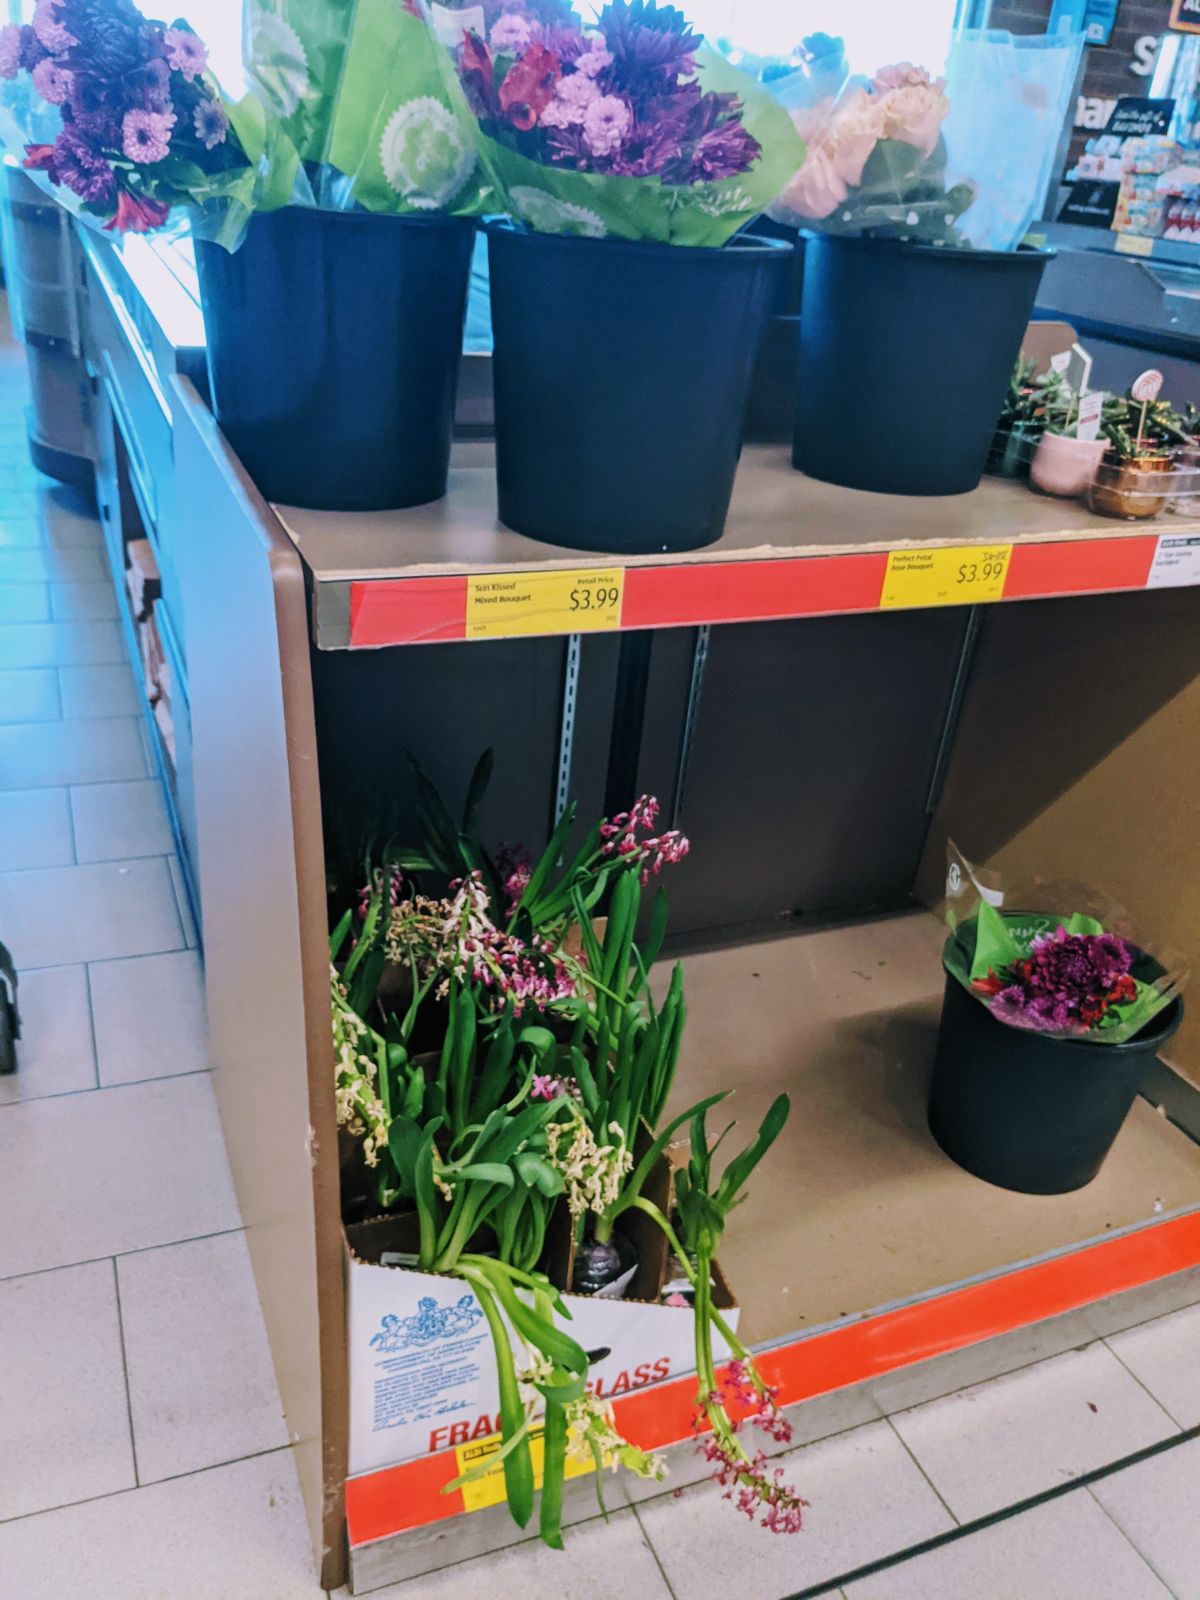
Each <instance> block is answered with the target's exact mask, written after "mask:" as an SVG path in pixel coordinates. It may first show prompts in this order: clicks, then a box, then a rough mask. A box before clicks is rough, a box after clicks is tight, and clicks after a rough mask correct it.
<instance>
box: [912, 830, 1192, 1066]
mask: <svg viewBox="0 0 1200 1600" xmlns="http://www.w3.org/2000/svg"><path fill="white" fill-rule="evenodd" d="M983 877H990V875H987V874H984V875H981V874H980V873H979V872H978V870H977V869H976V868H975V867H973V866H972V865H971V863H970V862H969V861H967V860H966V858H965V857H964V856H962V855H961V854H960V853H959V852H958V850H957V849H956V848H955V847H954V845H950V847H949V869H948V872H947V877H946V897H947V898H946V908H947V909H946V924H947V927H948V928H949V930H950V937H949V939H948V940H947V942H946V947H945V950H944V952H943V964H944V966H945V968H946V971H947V972H948V973H949V974H950V975H951V976H952V977H954V978H956V979H957V980H958V982H959V983H960V984H961V985H962V987H963V988H964V989H965V990H966V991H967V992H968V993H969V994H971V995H972V996H974V998H975V999H977V1000H979V1001H980V1002H981V1003H982V1004H983V1005H986V1006H987V1008H988V1010H989V1011H990V1012H991V1013H992V1015H993V1016H994V1017H995V1018H996V1019H997V1021H999V1022H1004V1023H1007V1024H1008V1025H1009V1026H1010V1027H1014V1028H1021V1029H1024V1030H1026V1031H1028V1032H1033V1033H1040V1034H1044V1035H1046V1036H1048V1037H1050V1038H1055V1039H1081V1040H1087V1041H1089V1042H1091V1043H1093V1044H1123V1043H1124V1042H1125V1041H1126V1040H1127V1039H1132V1038H1133V1037H1134V1036H1135V1035H1136V1034H1138V1033H1140V1032H1141V1031H1142V1030H1143V1029H1144V1028H1145V1027H1146V1025H1147V1024H1148V1023H1149V1022H1150V1021H1151V1020H1152V1019H1153V1018H1154V1017H1156V1016H1157V1015H1158V1014H1159V1012H1161V1011H1162V1010H1163V1009H1164V1008H1165V1007H1166V1006H1168V1005H1170V1003H1171V1001H1172V1000H1173V999H1174V998H1175V996H1176V995H1177V994H1178V992H1179V990H1180V988H1181V986H1182V984H1183V981H1184V979H1185V977H1186V973H1185V971H1184V969H1183V967H1182V965H1181V964H1180V963H1179V962H1178V961H1177V960H1176V959H1174V958H1173V957H1171V956H1170V955H1168V954H1166V953H1164V952H1159V954H1158V955H1152V954H1151V953H1150V951H1149V950H1147V949H1146V948H1145V946H1144V945H1143V943H1142V942H1141V940H1140V939H1138V938H1136V937H1135V936H1134V935H1133V931H1132V929H1131V927H1130V924H1129V919H1128V917H1127V916H1126V914H1125V913H1124V912H1122V911H1121V909H1120V908H1119V907H1117V906H1115V905H1113V904H1111V902H1103V901H1100V900H1098V899H1097V897H1096V896H1095V894H1094V893H1093V892H1090V891H1088V890H1086V889H1084V888H1083V887H1082V886H1080V885H1070V884H1068V885H1059V886H1056V885H1052V884H1039V885H1029V886H1022V885H1005V886H1004V887H1003V888H1001V887H999V885H998V883H997V885H996V886H994V887H993V886H991V885H990V884H986V885H985V884H984V882H983V881H982V878H983ZM1010 904H1011V905H1014V906H1036V909H1035V910H1024V909H1022V910H1012V909H1009V906H1010ZM1056 904H1058V905H1061V906H1062V907H1063V909H1062V910H1061V911H1058V910H1056V909H1055V906H1056ZM1081 904H1086V905H1087V906H1089V907H1090V908H1091V909H1090V910H1080V909H1078V907H1079V906H1080V905H1081ZM1068 907H1069V909H1068ZM1093 911H1095V912H1099V913H1101V914H1100V915H1093V914H1092V912H1093Z"/></svg>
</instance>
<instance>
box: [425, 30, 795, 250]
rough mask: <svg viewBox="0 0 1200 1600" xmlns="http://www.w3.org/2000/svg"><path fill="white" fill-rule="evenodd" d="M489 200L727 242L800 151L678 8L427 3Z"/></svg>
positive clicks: (623, 234)
mask: <svg viewBox="0 0 1200 1600" xmlns="http://www.w3.org/2000/svg"><path fill="white" fill-rule="evenodd" d="M422 4H423V5H424V6H425V7H426V11H427V15H428V19H429V25H430V27H431V29H432V30H433V32H434V34H435V35H436V37H437V38H438V39H439V40H440V41H441V46H442V50H443V61H444V70H445V71H446V73H447V77H448V81H449V82H450V83H451V84H452V85H453V86H454V88H455V90H456V92H458V93H459V94H461V95H462V97H463V99H464V101H465V103H466V105H467V106H468V107H469V110H470V114H471V117H472V120H473V122H474V125H475V130H476V137H477V141H478V148H479V152H480V155H481V158H482V161H483V164H484V166H485V168H486V169H487V172H488V174H489V176H490V178H491V180H492V183H493V185H494V188H495V192H496V209H497V210H506V211H508V212H509V213H510V214H511V215H512V216H513V217H515V218H517V219H519V220H520V221H522V222H524V223H526V224H527V225H528V226H530V227H531V228H534V229H536V230H537V231H539V232H547V233H571V234H578V235H584V236H589V237H596V238H599V237H602V236H604V235H606V234H612V235H615V236H617V237H619V238H624V239H646V240H653V241H658V242H662V243H671V244H680V245H710V246H716V245H721V244H723V243H724V242H725V241H726V240H727V239H728V238H730V237H731V236H732V235H733V234H734V233H736V232H737V230H738V229H739V228H741V227H743V226H744V225H745V224H746V223H748V222H750V221H751V220H752V219H753V218H754V217H756V216H758V215H759V214H761V213H762V212H763V211H764V210H765V208H766V207H767V205H768V204H769V203H770V202H771V200H773V199H774V197H775V196H776V195H777V194H778V192H779V190H780V189H781V188H782V187H783V185H784V183H785V182H786V181H787V178H788V175H789V174H790V173H791V172H794V171H795V169H796V167H797V166H798V165H799V162H800V161H801V159H802V157H803V153H804V152H803V144H802V141H801V139H800V137H799V135H798V134H797V133H796V130H795V128H794V127H793V125H792V122H791V119H790V117H789V116H788V115H787V113H786V111H785V110H784V108H783V107H782V106H781V105H780V104H779V103H778V101H777V100H775V99H774V97H773V96H772V95H771V93H770V92H769V90H767V89H766V88H765V87H764V86H763V85H762V84H760V83H758V82H756V81H755V79H753V78H752V77H750V76H749V75H748V74H746V73H744V72H741V71H739V70H738V69H737V68H736V67H733V66H731V65H730V64H729V62H728V61H726V60H725V59H724V58H723V57H722V56H720V55H719V54H718V53H717V52H716V51H715V50H711V49H709V48H708V47H707V45H706V44H705V43H704V40H703V38H702V37H701V36H700V35H698V34H696V33H695V32H693V30H692V29H691V27H690V25H689V23H688V21H687V18H686V17H685V15H684V14H683V13H682V12H681V11H679V10H677V9H676V8H675V7H673V6H658V5H655V4H654V0H614V3H612V4H609V5H606V6H605V7H604V8H603V9H602V10H601V11H600V12H599V14H598V16H597V18H596V20H595V22H594V23H585V22H584V20H583V19H582V18H581V17H580V15H579V14H578V13H577V12H575V11H573V10H572V9H571V8H570V6H569V5H567V4H566V3H564V0H483V3H473V4H468V5H463V6H448V5H443V4H441V3H440V0H422Z"/></svg>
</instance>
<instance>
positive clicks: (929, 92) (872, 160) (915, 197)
mask: <svg viewBox="0 0 1200 1600" xmlns="http://www.w3.org/2000/svg"><path fill="white" fill-rule="evenodd" d="M781 98H782V99H784V103H785V104H786V101H787V87H786V80H785V82H784V87H783V89H782V91H781ZM789 109H790V114H791V117H792V122H793V124H794V125H795V127H796V129H797V131H798V132H800V134H801V136H802V137H803V138H804V140H805V143H806V146H807V149H806V153H805V158H804V161H803V163H802V165H801V166H800V167H799V168H798V170H797V171H796V173H795V174H794V175H793V177H792V179H791V181H790V182H789V183H788V185H787V187H786V188H785V189H784V191H783V193H782V194H781V195H780V197H779V199H778V200H777V201H776V203H775V204H774V205H773V206H772V207H771V209H770V214H771V216H772V217H774V218H775V220H776V221H779V222H784V223H789V224H793V225H795V226H798V227H811V226H816V227H819V228H821V229H822V230H824V231H827V232H837V233H856V234H857V233H862V234H871V235H875V236H879V237H885V238H901V239H908V238H912V239H920V240H923V241H925V242H937V243H942V244H960V243H963V242H964V241H963V240H962V239H961V237H960V235H959V232H958V229H957V227H956V224H957V222H958V218H959V217H960V216H961V215H962V213H963V212H964V211H965V210H966V209H967V207H968V206H969V205H970V204H971V202H972V201H973V199H974V198H975V191H974V189H973V188H972V186H971V185H970V184H965V183H964V184H956V185H953V186H952V187H949V188H948V187H947V184H946V147H945V141H944V140H943V137H942V125H943V123H944V122H945V120H946V116H947V113H948V112H949V110H950V101H949V100H948V99H947V97H946V83H945V79H944V78H937V79H935V78H932V77H931V76H930V74H929V73H928V72H927V71H926V70H925V69H924V67H918V66H914V65H913V64H912V63H911V62H908V61H902V62H897V63H895V64H894V65H892V66H887V67H881V68H880V69H879V71H878V72H877V73H876V74H875V76H874V77H873V78H872V79H870V81H865V80H862V79H848V80H846V81H845V82H844V83H843V84H842V86H841V88H840V90H839V92H837V93H835V94H828V93H827V94H825V95H823V96H822V97H821V98H820V99H819V100H817V101H816V102H815V103H809V104H798V105H795V106H793V107H790V108H789Z"/></svg>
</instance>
